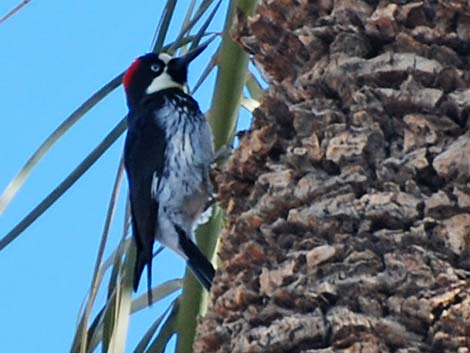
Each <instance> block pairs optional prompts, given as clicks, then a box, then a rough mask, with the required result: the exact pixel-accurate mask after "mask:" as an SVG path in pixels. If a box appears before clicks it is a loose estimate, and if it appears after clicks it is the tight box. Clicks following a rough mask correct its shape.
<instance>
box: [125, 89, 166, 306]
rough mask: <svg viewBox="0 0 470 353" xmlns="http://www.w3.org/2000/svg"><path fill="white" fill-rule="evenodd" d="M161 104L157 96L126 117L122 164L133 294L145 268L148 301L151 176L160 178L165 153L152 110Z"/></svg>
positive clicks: (154, 206)
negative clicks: (126, 184) (128, 209)
mask: <svg viewBox="0 0 470 353" xmlns="http://www.w3.org/2000/svg"><path fill="white" fill-rule="evenodd" d="M162 104H163V97H161V98H160V99H159V97H158V96H156V97H153V99H152V100H151V101H149V102H147V104H141V105H140V106H139V107H138V109H136V110H131V111H130V112H129V115H128V131H127V137H126V142H125V146H124V164H125V167H126V172H127V176H128V181H129V198H130V204H131V216H132V229H133V237H134V241H135V244H136V248H137V258H136V265H135V272H134V283H133V285H134V290H137V288H138V286H139V281H140V278H141V276H142V272H143V270H144V268H145V266H147V271H148V289H149V301H150V302H151V293H150V289H151V287H152V284H151V275H152V253H153V244H154V241H155V230H156V228H157V212H158V203H157V201H156V200H155V199H154V198H152V195H151V188H152V181H153V177H154V174H155V175H156V176H157V177H160V176H161V175H162V171H163V166H164V153H165V147H166V146H165V133H164V131H163V130H162V129H161V128H160V127H159V126H158V125H157V124H155V122H154V118H153V114H154V110H155V109H158V108H159V106H161V105H162Z"/></svg>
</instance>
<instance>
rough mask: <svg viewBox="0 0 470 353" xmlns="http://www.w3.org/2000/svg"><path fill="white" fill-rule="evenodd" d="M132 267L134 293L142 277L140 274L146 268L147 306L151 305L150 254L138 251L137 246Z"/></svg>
mask: <svg viewBox="0 0 470 353" xmlns="http://www.w3.org/2000/svg"><path fill="white" fill-rule="evenodd" d="M135 261H136V262H135V267H134V283H133V287H134V292H136V291H137V288H138V287H139V282H140V277H142V272H144V269H145V266H147V300H148V304H149V305H151V304H152V302H153V298H152V253H151V252H150V256H149V254H148V253H147V254H146V253H145V252H144V251H142V249H139V247H138V246H137V258H136V260H135Z"/></svg>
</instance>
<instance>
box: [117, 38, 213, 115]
mask: <svg viewBox="0 0 470 353" xmlns="http://www.w3.org/2000/svg"><path fill="white" fill-rule="evenodd" d="M207 45H208V43H206V44H203V45H201V46H200V47H199V48H197V49H194V50H191V51H190V52H188V53H186V54H185V55H183V56H180V57H175V58H173V57H171V56H170V55H168V54H166V53H161V54H155V53H149V54H145V55H143V56H141V57H139V58H137V59H136V60H135V61H134V62H133V63H132V64H131V66H129V68H128V69H127V71H126V73H125V74H124V78H123V85H124V90H125V91H126V96H127V105H128V106H129V108H132V107H135V106H136V105H138V104H139V102H140V101H141V100H142V99H143V98H145V97H146V96H148V95H150V94H153V93H156V92H158V91H161V90H164V89H166V88H172V87H175V88H179V89H181V90H182V91H184V92H186V91H187V88H186V81H187V76H188V66H189V63H190V62H191V61H193V60H194V59H195V58H196V57H197V56H198V55H199V54H201V53H202V51H203V50H204V49H205V48H206V47H207Z"/></svg>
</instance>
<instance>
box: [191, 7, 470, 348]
mask: <svg viewBox="0 0 470 353" xmlns="http://www.w3.org/2000/svg"><path fill="white" fill-rule="evenodd" d="M235 37H236V38H237V40H238V41H239V42H240V43H241V44H242V45H243V46H244V47H245V48H246V49H247V50H249V51H250V52H251V53H252V54H253V55H254V60H255V62H256V64H257V66H258V67H259V68H260V70H261V72H262V73H263V75H264V76H265V78H266V79H267V80H268V81H269V82H270V88H269V90H268V91H267V92H266V95H265V97H264V100H263V103H262V105H261V107H260V108H259V109H258V110H256V111H255V114H254V120H253V123H252V127H251V129H250V131H249V132H247V133H246V134H245V135H244V137H243V139H242V142H241V144H240V147H239V148H238V149H237V150H236V151H235V153H234V154H233V156H232V157H231V159H230V160H229V162H228V163H227V166H226V168H225V170H224V171H223V173H222V174H221V175H219V188H218V192H219V198H220V203H221V205H222V207H223V208H225V209H226V213H227V224H226V227H225V230H224V232H223V234H222V243H221V248H220V261H221V263H220V267H219V268H220V270H219V271H218V274H217V276H216V281H215V283H214V287H213V292H212V297H211V306H210V308H209V310H208V313H207V315H206V317H205V318H204V320H203V321H202V324H201V325H200V328H199V337H198V339H197V341H196V343H195V352H206V353H209V352H231V353H242V352H243V353H246V352H305V353H307V352H308V353H314V352H318V353H320V352H322V353H326V352H381V353H386V352H401V353H405V352H459V353H464V352H469V347H470V256H469V255H470V214H469V211H470V137H469V134H468V132H467V126H468V119H469V115H470V59H469V58H470V6H469V4H468V2H466V1H464V0H460V1H458V0H450V1H445V0H442V1H441V0H438V1H436V0H424V1H408V2H404V1H398V0H397V1H380V2H379V1H374V0H368V1H366V0H343V1H341V0H337V1H333V0H318V1H308V0H274V1H272V0H271V1H268V0H266V1H264V2H262V4H261V5H260V6H259V7H258V9H257V15H256V16H254V17H253V18H250V19H247V20H244V19H242V18H240V19H239V23H238V24H237V28H236V34H235Z"/></svg>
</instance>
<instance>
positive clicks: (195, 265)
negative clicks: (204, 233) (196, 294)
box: [174, 224, 215, 291]
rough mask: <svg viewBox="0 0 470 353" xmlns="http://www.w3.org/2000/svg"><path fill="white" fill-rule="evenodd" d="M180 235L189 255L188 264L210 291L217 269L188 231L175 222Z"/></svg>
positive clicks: (182, 244) (185, 251)
mask: <svg viewBox="0 0 470 353" xmlns="http://www.w3.org/2000/svg"><path fill="white" fill-rule="evenodd" d="M174 227H175V229H176V232H177V233H178V236H179V244H180V246H181V249H183V252H184V253H185V254H186V256H187V257H188V261H187V264H188V266H189V268H190V269H191V271H193V273H194V275H195V276H196V278H197V279H198V280H199V282H200V283H201V284H202V285H203V286H204V287H205V288H206V289H207V290H208V291H210V289H211V286H212V281H213V280H214V275H215V269H214V267H213V266H212V264H211V263H210V262H209V260H208V259H207V258H206V256H205V255H204V254H203V253H202V252H201V250H199V248H198V247H197V246H196V244H194V243H193V241H192V240H191V239H190V238H189V237H188V236H187V234H186V232H185V231H184V230H183V229H182V228H181V227H180V226H178V225H177V224H174Z"/></svg>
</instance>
